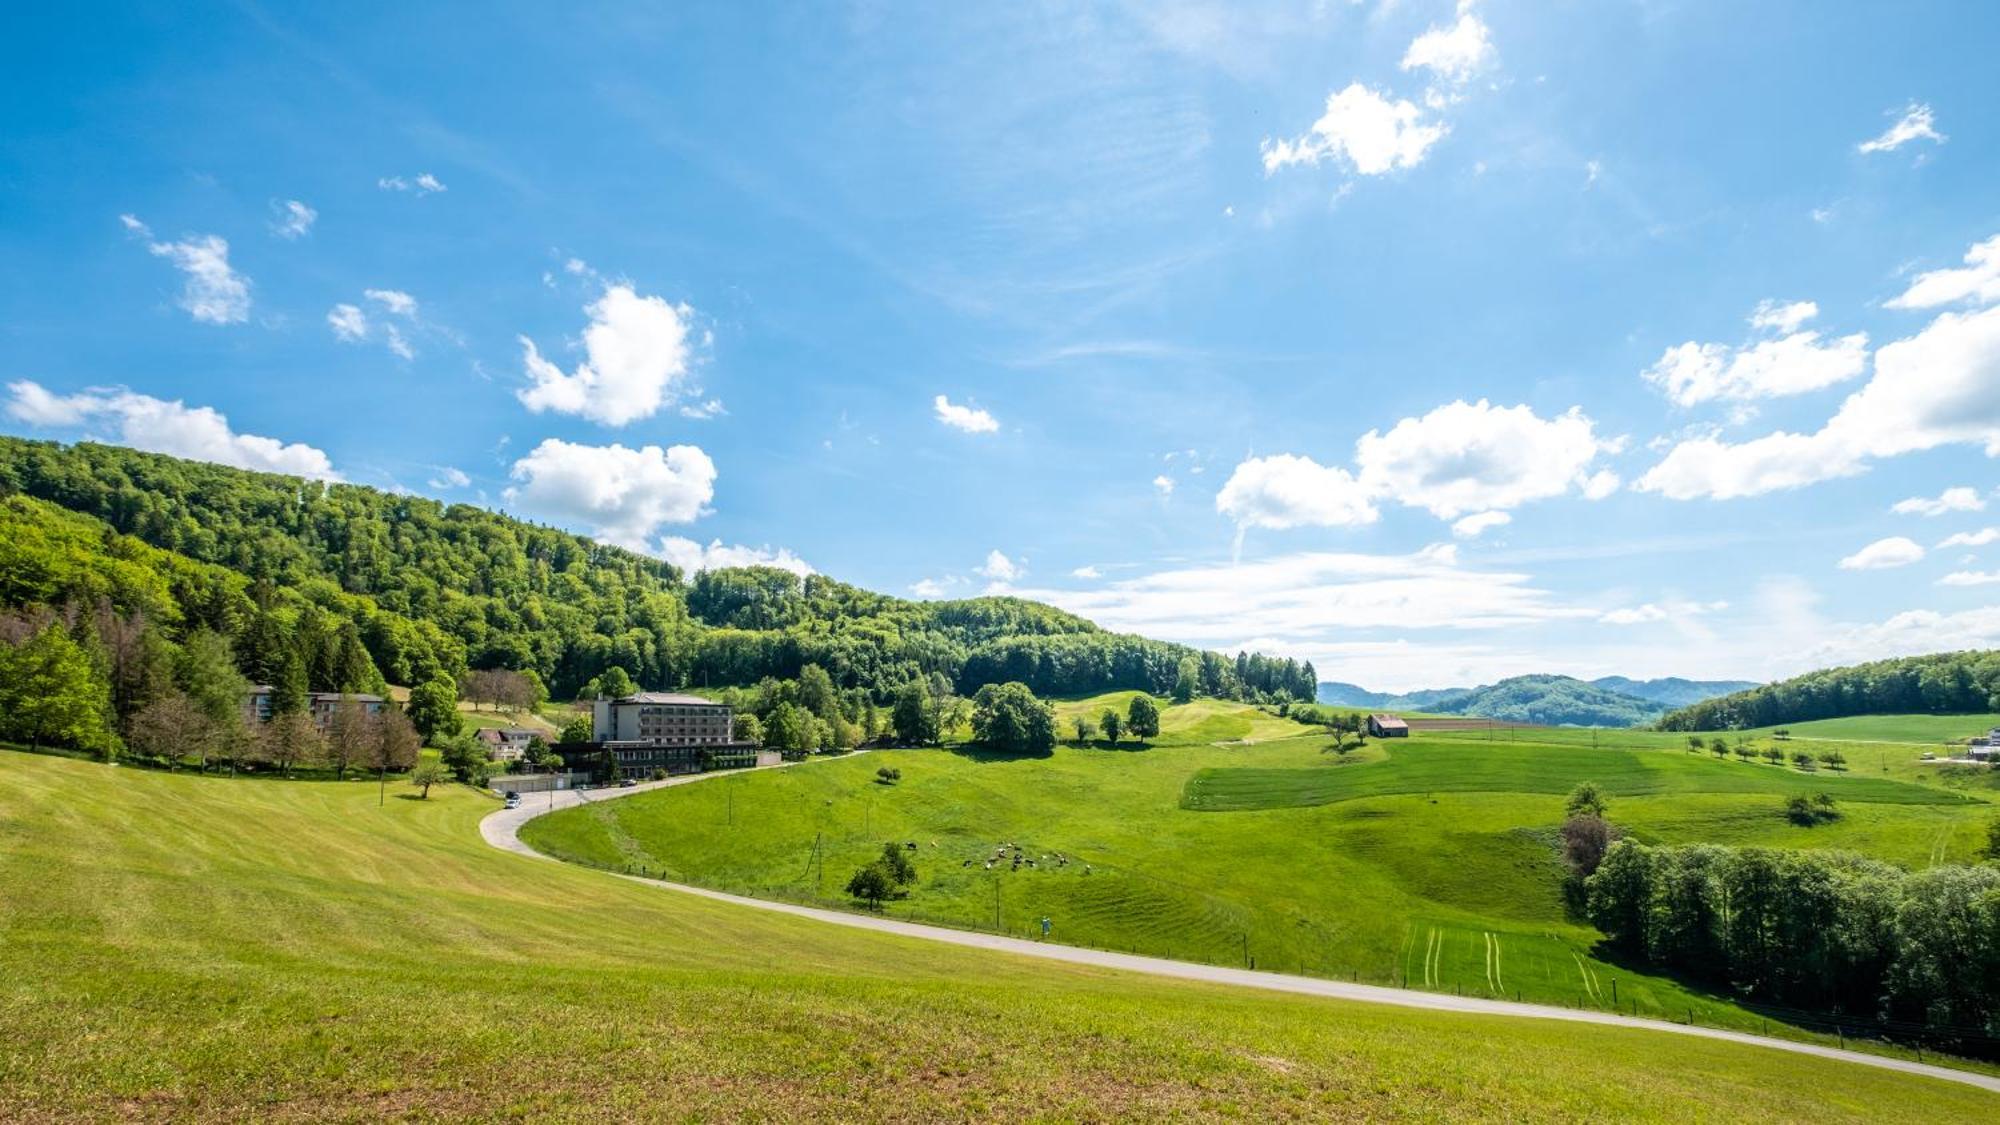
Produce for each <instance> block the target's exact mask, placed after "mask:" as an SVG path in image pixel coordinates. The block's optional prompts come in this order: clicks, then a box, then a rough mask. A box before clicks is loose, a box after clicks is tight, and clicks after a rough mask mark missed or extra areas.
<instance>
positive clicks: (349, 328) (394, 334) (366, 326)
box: [326, 289, 417, 359]
mask: <svg viewBox="0 0 2000 1125" xmlns="http://www.w3.org/2000/svg"><path fill="white" fill-rule="evenodd" d="M363 296H365V297H367V299H369V300H371V301H374V302H375V303H376V304H379V305H381V306H382V307H383V308H384V309H386V310H388V312H389V313H390V314H391V315H393V316H400V317H403V318H404V319H406V320H410V321H412V322H414V321H415V320H416V318H417V300H416V298H415V297H412V296H410V295H409V294H408V293H404V292H400V291H398V290H395V289H368V290H364V291H363ZM326 323H327V327H329V328H331V329H333V335H334V338H335V339H337V340H340V341H341V342H342V343H347V344H358V343H360V342H361V341H363V340H367V339H369V338H371V337H373V336H375V335H377V329H378V327H379V329H380V335H381V337H382V344H383V346H384V347H386V348H388V349H389V350H390V351H391V352H394V353H395V354H397V355H399V356H401V357H403V358H404V359H415V358H416V356H417V350H416V349H415V348H414V347H412V346H411V345H410V341H409V339H408V338H407V337H406V336H404V335H403V330H402V329H401V328H400V327H398V326H396V325H394V324H387V323H382V324H378V323H377V322H375V321H371V320H369V319H368V314H367V313H366V312H364V311H362V309H361V307H360V306H358V305H350V304H346V303H345V302H343V303H341V304H338V305H335V306H333V308H331V309H329V310H327V314H326Z"/></svg>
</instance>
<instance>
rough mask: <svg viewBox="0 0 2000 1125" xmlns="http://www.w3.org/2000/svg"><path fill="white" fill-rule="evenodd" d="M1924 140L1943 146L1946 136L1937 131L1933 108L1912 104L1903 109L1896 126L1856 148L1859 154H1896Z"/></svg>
mask: <svg viewBox="0 0 2000 1125" xmlns="http://www.w3.org/2000/svg"><path fill="white" fill-rule="evenodd" d="M1917 140H1924V141H1934V142H1936V143H1938V144H1943V143H1944V142H1945V140H1946V138H1945V135H1944V134H1943V133H1940V132H1938V131H1937V123H1936V120H1935V119H1934V118H1933V117H1932V116H1931V107H1930V106H1928V105H1920V104H1918V103H1917V102H1911V103H1910V104H1909V105H1907V106H1904V107H1903V115H1902V116H1901V117H1899V118H1897V119H1896V123H1895V124H1894V125H1891V126H1889V127H1888V128H1887V129H1885V130H1883V131H1882V133H1881V135H1880V136H1877V137H1873V138H1871V139H1869V140H1865V141H1862V142H1861V143H1860V144H1858V145H1856V146H1854V147H1855V149H1856V151H1859V152H1864V153H1867V152H1894V151H1895V150H1897V149H1899V148H1902V147H1903V146H1904V145H1906V144H1909V143H1910V142H1911V141H1917Z"/></svg>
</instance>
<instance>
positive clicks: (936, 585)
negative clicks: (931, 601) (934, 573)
mask: <svg viewBox="0 0 2000 1125" xmlns="http://www.w3.org/2000/svg"><path fill="white" fill-rule="evenodd" d="M944 587H945V584H944V583H943V582H940V581H938V580H937V579H935V578H920V579H918V580H917V581H915V582H912V583H910V593H912V594H915V595H916V596H917V597H920V598H941V597H943V596H944Z"/></svg>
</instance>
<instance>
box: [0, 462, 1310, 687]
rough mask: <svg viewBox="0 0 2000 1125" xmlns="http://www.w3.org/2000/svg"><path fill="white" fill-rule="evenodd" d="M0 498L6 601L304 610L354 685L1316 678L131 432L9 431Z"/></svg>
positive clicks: (1019, 604) (1257, 659)
mask: <svg viewBox="0 0 2000 1125" xmlns="http://www.w3.org/2000/svg"><path fill="white" fill-rule="evenodd" d="M0 501H5V503H0V536H4V537H5V539H6V540H8V542H7V544H6V548H5V552H6V554H5V560H4V561H5V562H6V564H7V565H6V568H5V569H6V570H7V572H8V573H6V574H0V609H19V608H21V607H23V606H41V607H43V608H44V609H51V610H53V609H59V608H61V606H62V605H63V604H65V603H67V604H70V605H72V606H89V605H91V604H93V603H95V602H97V601H100V600H105V599H109V600H110V601H111V602H113V603H114V608H115V609H116V610H117V611H118V612H120V613H130V612H134V611H137V612H140V613H143V614H145V615H147V616H149V617H151V618H154V619H156V620H158V621H159V622H160V623H161V624H163V625H165V626H167V627H168V629H169V632H178V631H182V630H185V629H188V628H193V627H196V626H200V627H206V628H208V629H211V630H213V631H215V632H219V633H222V634H223V635H225V636H227V637H229V638H231V639H232V640H233V641H235V642H236V645H237V648H238V651H239V655H240V656H242V657H244V663H245V665H246V671H249V672H250V673H251V674H253V675H254V674H256V673H257V672H258V671H259V669H258V668H257V664H258V663H259V658H258V656H257V653H256V649H257V648H258V647H259V645H260V636H261V638H262V640H263V641H269V640H270V639H271V638H272V637H273V636H275V635H277V634H280V633H285V634H293V633H296V632H297V631H298V630H300V629H302V628H308V627H309V628H311V629H312V630H315V631H316V632H317V633H319V634H324V635H325V636H326V637H328V638H331V639H330V640H328V641H327V644H326V645H325V646H323V647H325V648H326V650H327V651H328V652H330V653H332V655H330V656H327V657H326V658H325V659H324V660H322V661H321V662H320V663H321V664H323V665H326V666H327V667H321V668H317V669H312V670H311V671H312V679H313V680H314V681H315V683H314V684H313V687H314V688H315V689H320V688H321V685H322V684H325V685H326V688H325V689H326V690H344V689H352V688H354V687H355V686H356V682H357V681H356V677H357V676H359V675H361V673H360V671H359V670H356V669H352V668H350V672H351V673H353V674H351V675H341V674H339V673H338V672H337V671H335V670H333V669H332V668H331V667H330V666H331V665H332V664H334V663H337V662H339V661H340V660H342V659H345V660H346V661H347V662H348V663H349V664H352V663H353V657H354V655H355V651H356V650H357V648H358V649H360V650H365V653H366V656H367V657H368V658H369V660H371V661H372V663H373V664H374V666H375V668H374V669H372V670H370V671H375V670H379V673H380V676H386V677H387V678H388V679H390V680H394V681H396V682H403V683H408V682H415V681H420V680H423V679H426V678H428V677H430V676H432V675H434V674H436V673H437V672H440V671H442V672H444V673H446V674H450V675H457V674H459V673H461V672H463V671H465V670H466V669H467V668H509V669H516V670H533V671H534V672H536V673H537V674H539V675H540V676H541V678H542V679H543V680H544V681H545V682H546V684H547V686H548V688H549V690H550V691H551V692H552V693H553V694H555V695H557V696H564V695H567V694H570V693H574V692H575V691H577V690H578V689H579V688H580V687H581V686H582V685H584V684H585V683H587V682H589V681H590V680H591V679H592V678H594V677H597V676H599V675H600V674H602V673H604V672H605V671H607V670H608V669H610V668H613V667H619V668H623V669H624V670H625V671H626V672H627V673H628V674H630V675H631V676H632V678H633V679H635V680H636V681H637V682H638V683H639V684H641V685H643V686H645V687H649V688H668V687H676V686H695V687H700V686H721V685H725V684H747V683H754V682H756V681H757V680H759V679H760V678H762V677H765V676H775V677H779V678H789V677H793V676H796V675H797V674H798V672H799V669H800V668H801V667H803V666H804V665H806V664H817V665H819V666H820V667H822V668H824V669H826V670H827V671H828V672H829V673H830V674H831V675H832V677H833V679H834V681H835V683H836V684H837V685H838V686H841V687H844V688H861V689H865V690H868V691H871V692H874V693H876V694H878V695H879V696H881V697H885V698H886V696H887V694H888V693H890V692H893V691H894V690H895V689H896V688H897V687H899V686H900V685H901V684H903V683H906V682H908V681H910V680H912V679H916V678H919V677H922V678H926V679H930V680H933V681H935V680H937V679H938V678H940V677H941V678H942V679H943V680H944V681H946V682H948V683H949V684H950V685H951V686H952V687H953V688H954V689H956V690H959V691H962V692H968V693H969V692H970V691H971V690H973V689H976V688H977V687H979V686H980V685H982V684H986V683H991V682H999V681H1005V680H1019V681H1021V682H1024V683H1026V684H1028V685H1029V686H1030V687H1031V688H1032V689H1033V690H1035V691H1036V692H1038V693H1042V694H1071V693H1091V692H1099V691H1106V690H1113V689H1126V688H1138V689H1143V690H1146V691H1151V692H1157V693H1165V692H1167V691H1170V690H1171V689H1172V688H1173V686H1174V683H1175V680H1176V678H1177V675H1178V673H1179V669H1180V665H1181V663H1182V661H1183V660H1184V659H1185V658H1189V657H1192V658H1194V660H1195V661H1196V663H1197V665H1198V667H1199V674H1200V679H1201V685H1200V687H1201V690H1202V691H1203V692H1204V693H1206V694H1211V695H1219V696H1242V697H1253V698H1254V697H1259V696H1267V697H1296V698H1301V699H1309V698H1311V696H1312V693H1313V684H1314V680H1315V677H1314V674H1313V670H1312V667H1311V665H1309V664H1300V663H1297V662H1294V661H1291V660H1284V659H1271V658H1266V657H1263V656H1261V655H1253V654H1237V655H1236V656H1234V657H1229V656H1224V655H1221V654H1217V653H1202V652H1198V651H1196V650H1193V649H1190V648H1186V647H1184V646H1180V645H1173V644H1167V643H1165V642H1160V641H1154V640H1149V639H1146V638H1143V637H1136V636H1130V635H1124V634H1113V633H1108V632H1105V631H1103V630H1101V629H1098V628H1097V627H1096V626H1094V625H1092V624H1091V623H1090V622H1088V621H1085V620H1083V619H1081V618H1079V617H1076V616H1074V615H1071V614H1068V613H1064V612H1062V611H1060V610H1057V609H1054V608H1052V607H1050V606H1046V605H1041V604H1039V603H1035V602H1029V601H1024V600H1021V599H1017V598H974V599H967V600H963V601H949V602H915V601H908V600H904V599H900V598H893V597H887V596H884V595H881V594H875V593H871V592H869V591H867V590H862V589H859V588H857V587H854V586H850V585H847V584H846V583H842V582H838V581H835V580H833V579H830V578H826V577H823V576H811V577H807V578H803V579H802V578H800V577H799V576H797V575H794V574H791V573H789V572H787V571H782V570H773V569H768V568H748V569H735V570H724V571H717V572H712V573H703V574H698V575H695V576H693V578H692V580H688V578H687V576H684V575H682V574H680V573H679V571H678V570H677V569H676V568H674V567H673V566H671V565H669V564H667V563H665V562H662V561H660V560H658V559H653V558H649V557H647V556H644V555H641V554H637V553H634V552H631V551H625V550H621V549H619V548H616V547H608V546H605V545H603V544H600V543H596V542H593V541H591V540H589V539H587V538H584V537H582V536H578V535H573V534H570V533H567V532H563V531H558V530H555V529H553V528H548V527H543V526H539V525H536V524H532V523H528V522H524V521H522V520H517V519H513V518H510V517H508V516H506V515H504V514H501V513H497V512H493V511H488V510H486V509H483V508H478V507H474V506H471V505H466V504H451V505H446V504H441V503H439V502H437V501H434V500H428V499H424V498H421V497H416V496H408V495H398V494H393V493H388V492H383V491H380V490H378V489H373V488H367V487H363V486H359V485H351V484H322V483H319V482H311V481H304V480H300V479H297V478H293V477H286V476H279V475H273V474H267V473H254V472H247V471H244V470H240V469H232V468H227V467H224V466H219V465H213V464H208V463H205V462H197V461H186V460H181V459H178V458H173V457H167V456H162V455H159V454H151V453H142V452H138V451H135V450H130V449H125V448H120V447H115V446H105V445H96V444H91V443H79V444H76V445H71V446H63V445H59V444H55V443H50V442H36V441H27V440H22V439H18V438H7V437H0ZM38 502H40V503H38ZM44 503H45V504H47V505H54V506H57V507H59V508H62V509H67V510H68V512H71V513H76V514H78V515H80V516H84V517H89V520H90V521H91V524H90V525H78V524H77V523H76V522H75V520H74V519H73V518H72V519H62V518H57V517H56V516H55V515H54V514H53V513H51V512H49V511H47V510H45V509H44V508H43V506H42V505H43V504H44ZM97 521H101V524H99V523H98V522H97ZM91 526H95V527H96V530H95V531H92V530H91ZM128 537H129V538H128ZM134 541H137V543H143V544H145V545H146V546H148V547H151V548H154V549H155V550H153V551H140V550H137V549H136V544H135V543H134ZM79 555H82V556H87V557H79ZM355 642H358V644H357V643H355ZM343 649H344V650H346V652H345V656H344V657H342V656H341V650H343ZM374 679H379V677H374ZM361 682H369V681H366V680H364V681H361Z"/></svg>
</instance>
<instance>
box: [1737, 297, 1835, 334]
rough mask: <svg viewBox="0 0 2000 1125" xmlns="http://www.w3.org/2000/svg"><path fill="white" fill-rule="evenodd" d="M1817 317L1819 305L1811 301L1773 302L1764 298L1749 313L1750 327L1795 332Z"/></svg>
mask: <svg viewBox="0 0 2000 1125" xmlns="http://www.w3.org/2000/svg"><path fill="white" fill-rule="evenodd" d="M1818 315H1819V305H1818V304H1816V303H1814V302H1812V301H1773V300H1771V299H1769V298H1765V299H1764V300H1762V301H1759V302H1757V307H1756V308H1755V309H1754V310H1752V311H1751V313H1750V327H1752V328H1768V329H1770V330H1771V331H1774V332H1796V331H1798V327H1799V325H1801V324H1804V323H1805V322H1806V321H1808V320H1811V319H1812V318H1814V317H1816V316H1818Z"/></svg>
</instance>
